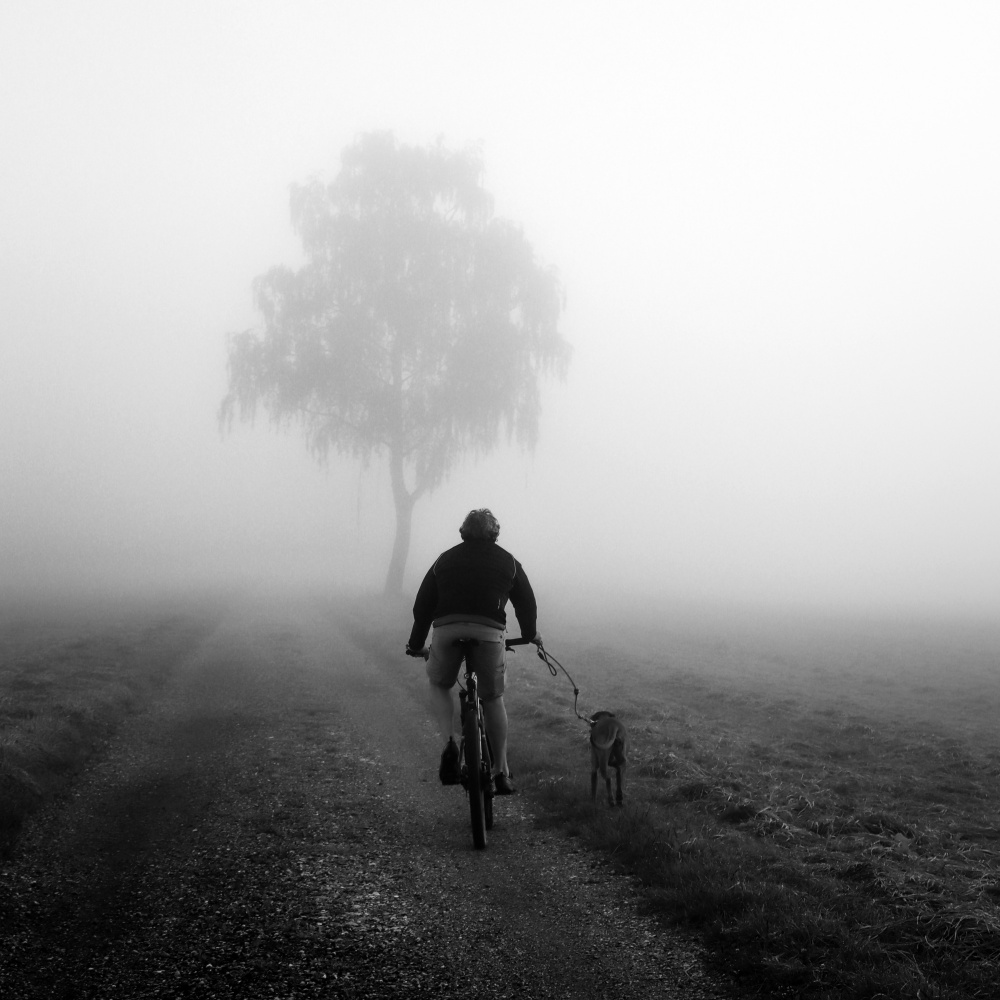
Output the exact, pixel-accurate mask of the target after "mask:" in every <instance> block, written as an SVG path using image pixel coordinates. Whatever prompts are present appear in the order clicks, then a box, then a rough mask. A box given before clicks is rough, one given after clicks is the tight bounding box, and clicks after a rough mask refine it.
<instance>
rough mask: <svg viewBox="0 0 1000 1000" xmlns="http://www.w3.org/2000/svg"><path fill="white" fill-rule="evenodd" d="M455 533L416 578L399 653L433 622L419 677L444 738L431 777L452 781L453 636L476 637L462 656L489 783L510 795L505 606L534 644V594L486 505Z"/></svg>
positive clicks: (413, 647) (458, 657)
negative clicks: (473, 690) (470, 675)
mask: <svg viewBox="0 0 1000 1000" xmlns="http://www.w3.org/2000/svg"><path fill="white" fill-rule="evenodd" d="M459 534H460V535H461V536H462V541H461V543H460V544H459V545H456V546H455V547H454V548H451V549H448V550H447V552H442V553H441V555H440V556H438V558H437V559H436V560H435V562H434V565H433V566H431V568H430V569H429V570H428V571H427V575H426V576H425V577H424V579H423V582H422V583H421V584H420V588H419V590H418V591H417V597H416V600H415V601H414V604H413V629H412V630H411V632H410V640H409V642H408V643H407V644H406V651H407V653H411V654H415V653H417V652H418V651H419V650H420V649H422V648H423V645H424V641H425V640H426V638H427V633H428V631H429V630H430V627H431V625H432V624H433V626H434V635H433V638H432V641H431V647H430V651H429V655H428V659H427V677H428V680H429V681H430V701H431V710H432V712H433V713H434V717H435V719H436V720H437V723H438V728H439V729H440V731H441V737H442V739H444V740H446V745H445V748H444V752H443V753H442V754H441V767H440V770H439V772H438V775H439V777H440V778H441V782H442V784H445V785H456V784H458V783H459V781H460V780H461V776H460V773H459V760H458V746H457V744H456V743H455V738H454V727H453V724H454V718H455V699H454V697H453V695H452V688H453V687H454V686H455V682H456V681H457V680H458V671H459V668H460V667H461V665H462V658H463V656H465V655H466V652H465V651H464V650H463V649H462V647H459V646H456V645H455V640H456V639H475V640H477V645H475V646H471V647H469V648H468V650H467V655H468V657H469V666H470V668H471V669H472V670H473V671H474V672H475V673H476V675H477V677H478V678H479V696H480V698H481V700H482V703H483V714H484V715H485V717H486V730H487V732H488V733H489V734H490V741H491V744H492V747H493V751H494V767H495V769H496V770H495V773H494V776H493V781H494V786H495V788H496V791H497V793H498V794H500V795H510V794H512V793H513V792H514V784H513V782H512V781H511V778H510V768H509V767H508V765H507V710H506V709H505V708H504V703H503V689H504V670H505V661H504V654H505V647H504V631H505V629H506V626H507V615H506V612H505V608H506V606H507V601H508V600H509V601H510V602H511V604H513V605H514V613H515V615H516V616H517V622H518V625H519V626H520V628H521V635H522V637H523V638H525V639H529V640H531V641H532V642H541V639H542V637H541V636H540V635H539V634H538V632H537V630H536V616H537V608H536V606H535V595H534V593H533V592H532V589H531V584H530V583H529V582H528V578H527V576H526V575H525V573H524V569H523V567H522V566H521V564H520V563H519V562H518V561H517V560H516V559H515V558H514V557H513V556H512V555H511V554H510V553H509V552H507V551H506V550H505V549H502V548H501V547H500V546H499V545H497V544H496V540H497V536H498V535H499V534H500V523H499V522H498V521H497V519H496V518H495V517H494V516H493V514H492V513H491V512H490V511H488V510H486V509H485V508H483V509H480V510H473V511H470V512H469V513H468V515H467V516H466V518H465V520H464V521H463V522H462V526H461V528H459Z"/></svg>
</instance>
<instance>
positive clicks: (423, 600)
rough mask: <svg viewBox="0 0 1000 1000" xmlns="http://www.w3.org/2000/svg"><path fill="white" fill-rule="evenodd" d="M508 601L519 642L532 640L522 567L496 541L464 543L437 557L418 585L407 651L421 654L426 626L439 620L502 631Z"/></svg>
mask: <svg viewBox="0 0 1000 1000" xmlns="http://www.w3.org/2000/svg"><path fill="white" fill-rule="evenodd" d="M508 600H510V602H511V603H512V604H513V605H514V613H515V614H516V615H517V623H518V625H519V626H520V627H521V635H522V637H523V638H525V639H531V638H533V637H534V635H535V632H536V618H537V615H538V610H537V608H536V606H535V595H534V593H533V591H532V589H531V584H530V583H528V578H527V576H525V573H524V569H523V567H522V566H521V564H520V563H519V562H518V561H517V560H516V559H515V558H514V557H513V556H512V555H511V554H510V553H509V552H508V551H507V550H506V549H502V548H500V546H499V545H497V544H496V542H488V541H482V540H478V539H477V540H472V539H470V540H469V541H463V542H461V543H460V544H459V545H456V546H455V547H454V548H453V549H448V551H447V552H442V553H441V555H439V556H438V558H437V560H436V561H435V562H434V565H433V566H431V568H430V569H429V570H428V571H427V575H426V576H425V577H424V579H423V582H422V583H421V584H420V589H419V590H418V591H417V599H416V601H414V603H413V630H412V631H411V632H410V641H409V647H410V648H411V649H420V648H421V647H422V646H423V644H424V642H425V641H426V639H427V633H428V631H429V630H430V627H431V624H432V623H433V622H435V621H439V620H440V619H450V620H452V621H474V622H482V623H483V624H487V623H488V624H493V625H496V626H497V627H498V628H503V627H504V626H505V625H506V624H507V614H506V612H505V610H504V609H505V608H506V607H507V601H508Z"/></svg>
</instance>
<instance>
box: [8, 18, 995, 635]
mask: <svg viewBox="0 0 1000 1000" xmlns="http://www.w3.org/2000/svg"><path fill="white" fill-rule="evenodd" d="M370 129H391V130H393V131H395V132H396V134H397V135H398V136H399V137H400V138H401V139H403V140H405V141H409V142H420V143H426V142H430V141H433V140H434V139H435V138H436V137H438V136H441V137H443V139H444V141H445V142H446V143H447V144H448V145H451V146H455V147H462V146H465V145H466V144H468V143H471V142H481V143H482V148H483V155H484V159H485V164H486V177H485V183H486V186H487V187H488V188H489V190H490V191H491V192H492V193H493V194H494V195H495V198H496V207H497V211H498V213H499V214H501V215H505V216H508V217H510V218H512V219H514V220H516V221H517V222H519V223H520V224H522V225H523V227H524V230H525V233H526V235H527V237H528V239H529V240H530V241H531V242H532V243H533V244H534V246H535V248H536V251H537V253H538V256H539V257H540V258H541V259H542V260H543V261H544V262H546V263H549V264H553V265H555V266H556V267H557V268H558V269H559V272H560V275H561V278H562V282H563V285H564V287H565V291H566V300H567V308H566V312H565V315H564V319H563V332H564V334H565V336H566V337H567V338H568V339H569V340H570V341H571V342H572V344H573V345H574V359H573V364H572V367H571V369H570V373H569V377H568V379H567V380H566V382H565V383H564V384H559V383H554V384H552V385H550V386H548V388H547V390H546V391H545V394H544V397H543V402H544V407H545V409H544V413H543V420H542V438H541V442H540V444H539V447H538V449H537V450H536V452H535V453H534V455H520V454H518V453H516V452H514V453H510V452H505V451H501V452H499V453H498V454H497V456H496V457H495V458H494V459H493V460H490V461H487V462H485V463H481V464H479V465H468V466H464V467H462V468H461V469H459V470H458V471H457V472H456V474H455V476H454V477H453V479H452V481H451V482H450V483H449V484H448V485H447V486H446V487H445V488H444V489H442V490H441V491H440V492H439V493H438V494H436V495H434V496H433V497H431V498H430V499H429V500H425V501H423V502H422V505H421V506H419V507H418V508H417V523H416V529H415V537H414V544H413V550H412V553H411V565H410V581H411V583H412V585H413V586H415V584H416V580H417V579H418V577H419V575H420V574H421V573H422V572H423V570H424V569H425V568H426V564H427V562H428V561H429V560H430V559H431V558H433V556H434V555H435V554H436V553H437V552H438V551H440V550H441V549H443V548H445V547H446V546H448V545H451V544H452V543H453V542H455V541H457V540H458V536H457V525H458V523H459V522H460V520H461V518H462V515H463V514H464V512H465V511H466V510H467V509H468V508H469V507H472V506H482V505H486V506H491V507H493V509H494V510H495V512H496V513H497V515H498V517H499V519H500V521H501V524H502V526H503V529H502V534H501V543H502V544H506V545H507V546H508V547H509V548H510V549H511V550H513V551H514V552H515V554H517V555H518V556H519V557H520V558H521V559H522V561H523V562H524V563H525V565H526V566H527V568H528V570H529V574H530V575H531V576H532V579H533V580H534V581H535V582H536V589H540V590H542V591H543V593H560V594H563V595H565V594H569V593H572V592H573V588H575V587H579V586H584V587H585V588H586V589H587V590H588V592H590V593H591V594H592V596H594V597H596V598H600V596H601V594H603V593H615V594H621V593H626V594H627V593H630V592H632V591H635V592H637V593H639V594H642V595H647V596H649V597H651V598H653V599H656V600H659V599H663V600H667V599H671V598H673V597H676V596H682V595H694V596H699V597H715V596H719V597H725V598H737V599H757V598H764V599H766V600H773V601H779V602H780V601H786V600H795V601H806V602H808V603H815V604H818V605H820V606H833V605H839V604H843V603H848V604H857V605H862V606H868V605H870V606H873V607H874V606H878V607H885V606H888V607H894V608H895V607H908V606H916V607H921V608H941V609H944V610H959V611H962V610H964V611H972V612H974V613H983V612H985V613H988V614H992V615H998V614H1000V531H998V527H997V518H998V515H997V511H1000V455H998V450H1000V445H998V440H1000V433H998V432H1000V391H998V382H1000V185H998V183H997V178H998V177H1000V7H998V6H997V5H995V4H993V3H981V4H979V3H949V4H922V3H913V2H907V3H898V4H896V3H881V4H880V3H867V2H866V3H859V4H851V3H844V2H836V3H828V4H820V3H816V4H801V3H787V4H783V3H740V4H737V3H731V4H716V3H707V2H706V3H701V2H700V3H684V4H673V3H664V2H655V3H652V2H651V3H630V4H592V3H580V2H572V3H571V2H568V0H566V2H552V3H547V4H539V3H513V4H512V3H503V4H500V3H496V4H484V3H467V2H464V3H447V2H433V3H430V2H407V3H378V2H372V3H361V2H352V3H330V2H316V3H306V2H294V0H293V2H287V3H283V4H280V5H279V4H275V3H262V2H261V3H252V2H244V3H212V2H199V3H187V2H176V0H175V2H171V3H169V4H168V3H142V4H135V3H128V2H122V3H109V2H101V0H92V2H89V3H86V4H69V3H58V4H55V3H45V2H37V0H32V2H19V0H6V2H5V3H4V4H3V5H2V7H0V137H2V139H0V306H2V313H0V315H2V319H0V324H2V325H0V416H2V420H0V461H2V463H3V466H2V468H3V471H2V477H0V518H2V529H0V532H2V533H0V565H2V566H3V567H4V568H3V570H2V572H3V573H4V575H5V577H6V582H7V583H8V584H11V583H12V582H14V583H18V582H24V583H25V584H27V583H28V582H30V581H32V580H36V579H39V578H40V577H41V576H44V575H46V574H48V573H54V572H57V573H59V574H60V575H62V576H64V577H65V578H66V579H68V580H70V581H78V582H80V583H81V584H82V585H89V584H92V583H93V582H94V581H95V580H97V579H99V578H100V579H106V578H107V577H108V576H109V575H111V576H112V577H114V576H117V577H118V578H120V579H122V580H125V581H128V580H132V579H137V578H139V577H142V576H145V575H150V574H152V575H154V576H157V577H161V578H163V579H168V578H169V579H171V580H176V579H179V578H182V577H183V576H184V575H185V574H187V573H190V574H192V576H194V575H198V576H203V575H208V576H216V577H218V578H220V579H224V580H225V579H233V578H236V577H238V576H240V575H242V574H247V573H250V574H256V573H263V574H270V575H275V576H279V577H280V576H282V575H287V576H295V575H296V574H299V573H303V574H306V573H308V574H313V573H322V572H325V571H327V570H328V568H329V567H331V566H332V567H334V568H335V571H336V573H337V574H339V575H340V576H341V577H345V578H347V577H349V578H351V579H354V580H357V581H359V582H361V583H362V584H364V585H366V586H377V585H378V584H379V582H380V581H381V578H382V576H383V573H384V570H385V564H386V561H387V557H388V549H389V547H390V545H391V532H392V523H391V511H390V507H389V505H388V503H387V497H386V496H385V480H384V477H383V475H382V473H381V472H380V471H379V470H378V469H375V468H373V469H371V470H369V471H367V472H365V473H362V472H361V471H360V470H358V469H356V468H355V467H353V466H351V465H349V464H333V465H331V466H330V467H329V468H327V469H323V468H320V467H319V466H317V465H316V464H315V463H314V462H313V461H312V459H311V458H310V457H309V455H308V454H307V453H306V451H305V448H304V446H303V444H302V442H301V440H300V439H299V438H298V437H296V436H295V435H280V434H277V433H275V432H273V431H271V430H270V429H269V428H268V426H267V424H266V422H260V423H258V425H257V426H256V427H255V428H250V427H237V428H236V430H235V432H234V433H233V434H232V435H230V436H228V437H222V436H221V435H220V434H219V431H218V428H217V425H216V408H217V406H218V403H219V400H220V399H221V397H222V395H223V394H224V392H225V389H226V372H225V334H226V333H227V332H228V331H232V330H238V329H243V328H246V327H249V326H252V325H254V324H255V323H256V321H257V319H256V317H255V315H254V312H253V308H252V301H251V293H250V283H251V281H252V279H253V278H254V277H255V276H256V275H257V274H260V273H261V272H263V271H264V270H266V269H267V268H268V267H270V266H271V265H272V264H276V263H279V262H288V263H291V264H295V263H296V262H297V261H298V259H299V258H298V252H299V251H298V245H297V243H296V241H295V239H294V235H293V233H292V231H291V227H290V224H289V221H288V190H289V185H290V184H291V183H293V182H297V181H303V180H305V179H307V178H309V177H310V176H312V175H314V174H321V175H325V176H329V177H332V176H334V175H335V173H336V170H337V165H338V158H339V154H340V151H341V149H343V147H344V146H345V145H347V144H349V143H350V142H351V141H353V139H354V138H355V137H356V136H357V135H358V134H359V133H360V132H363V131H367V130H370Z"/></svg>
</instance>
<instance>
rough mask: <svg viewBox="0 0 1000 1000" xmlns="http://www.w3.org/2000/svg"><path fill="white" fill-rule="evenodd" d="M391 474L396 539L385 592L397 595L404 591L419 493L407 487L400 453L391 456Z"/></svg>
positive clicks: (388, 594)
mask: <svg viewBox="0 0 1000 1000" xmlns="http://www.w3.org/2000/svg"><path fill="white" fill-rule="evenodd" d="M389 476H390V479H391V480H392V499H393V502H394V503H395V505H396V539H395V541H394V542H393V543H392V558H391V559H390V560H389V572H388V573H387V574H386V577H385V594H386V596H396V595H397V594H401V593H402V592H403V573H404V571H405V570H406V558H407V556H408V555H409V554H410V525H411V523H412V521H413V505H414V503H416V500H417V494H416V493H412V494H411V493H410V492H409V491H408V490H407V489H406V483H405V482H404V480H403V460H402V458H401V457H400V456H399V455H398V454H391V455H390V456H389Z"/></svg>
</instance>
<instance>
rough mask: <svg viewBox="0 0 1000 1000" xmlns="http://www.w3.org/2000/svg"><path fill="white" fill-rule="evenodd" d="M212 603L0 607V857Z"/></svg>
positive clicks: (146, 689)
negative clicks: (1, 608) (112, 607)
mask: <svg viewBox="0 0 1000 1000" xmlns="http://www.w3.org/2000/svg"><path fill="white" fill-rule="evenodd" d="M215 618H216V612H215V611H214V610H213V603H212V602H211V601H206V602H203V603H201V604H195V603H193V602H190V601H188V602H184V603H182V604H177V605H176V606H175V607H171V602H162V601H156V602H145V603H131V602H129V603H126V604H125V605H119V606H117V607H116V608H115V609H113V610H112V609H111V608H110V607H109V606H108V605H107V604H104V603H87V602H80V601H58V602H53V603H47V604H45V605H40V604H34V605H28V606H20V607H13V608H12V607H7V608H5V609H3V610H2V611H0V858H3V857H4V856H6V855H7V854H8V853H9V851H10V849H11V847H12V846H13V844H14V843H15V841H16V839H17V835H18V833H19V831H20V830H21V827H22V825H23V824H24V822H25V820H26V819H27V818H28V817H29V816H30V815H31V814H32V813H33V812H34V811H35V810H36V809H37V808H38V807H39V806H40V805H41V804H42V803H43V802H44V801H46V800H47V799H49V798H51V797H52V796H53V795H56V794H58V793H60V792H62V791H64V790H65V789H67V788H68V787H69V786H70V785H71V783H72V780H73V776H74V775H75V774H76V773H77V772H78V770H79V768H80V767H81V766H83V764H84V763H85V762H86V761H87V759H88V758H89V757H90V756H91V754H92V753H94V751H95V750H97V749H99V748H100V747H101V745H102V744H103V743H104V741H105V740H106V739H107V738H108V737H109V736H110V735H111V734H112V733H113V732H114V731H115V729H116V727H117V726H118V724H119V722H120V721H121V719H122V718H123V717H124V716H125V715H127V714H129V713H130V712H133V711H138V710H141V709H142V708H143V707H144V706H145V705H146V704H147V703H148V702H149V701H150V699H152V698H154V697H156V694H157V692H158V691H159V690H160V689H161V688H162V686H163V685H164V684H165V683H166V681H167V679H168V675H169V670H170V669H171V667H172V665H173V664H175V663H176V662H177V659H178V656H180V655H182V654H183V652H184V651H185V650H186V649H191V648H193V647H194V646H195V645H196V644H197V643H198V641H199V639H200V638H201V637H202V636H203V635H204V634H205V633H206V632H207V631H208V630H209V629H210V628H211V627H212V624H213V623H214V621H215Z"/></svg>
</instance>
